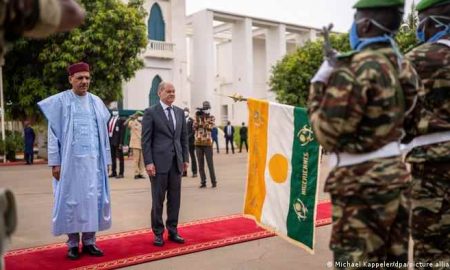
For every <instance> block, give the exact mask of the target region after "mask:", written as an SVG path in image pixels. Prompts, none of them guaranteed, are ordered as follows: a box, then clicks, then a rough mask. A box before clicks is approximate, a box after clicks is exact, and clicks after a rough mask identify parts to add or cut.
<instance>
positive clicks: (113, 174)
mask: <svg viewBox="0 0 450 270" xmlns="http://www.w3.org/2000/svg"><path fill="white" fill-rule="evenodd" d="M116 176H117V174H115V173H112V174H110V175H109V177H116Z"/></svg>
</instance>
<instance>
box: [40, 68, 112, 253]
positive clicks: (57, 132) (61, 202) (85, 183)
mask: <svg viewBox="0 0 450 270" xmlns="http://www.w3.org/2000/svg"><path fill="white" fill-rule="evenodd" d="M68 71H69V82H70V84H71V85H72V89H69V90H66V91H64V92H61V93H59V94H56V95H53V96H51V97H49V98H46V99H44V100H42V101H40V102H39V103H38V105H39V107H40V109H41V110H42V112H43V113H44V115H45V117H46V118H47V120H48V165H49V166H51V167H52V175H53V193H54V206H53V234H54V235H55V236H58V235H61V234H67V235H68V237H69V240H68V241H67V245H68V247H69V251H68V254H67V256H68V258H69V259H72V260H75V259H78V258H79V257H80V254H79V241H80V233H82V243H83V249H82V251H83V253H87V254H89V255H91V256H103V252H102V251H101V250H100V249H98V248H97V246H96V245H95V233H96V232H97V231H102V230H106V229H109V228H110V227H111V203H110V194H109V184H108V165H110V164H111V152H110V148H109V138H108V132H107V121H108V119H109V118H110V113H109V111H108V109H107V108H106V107H105V105H104V104H103V101H102V100H101V99H100V98H99V97H97V96H95V95H93V94H91V93H88V89H89V82H90V74H89V65H88V64H86V63H76V64H73V65H71V66H70V67H69V69H68Z"/></svg>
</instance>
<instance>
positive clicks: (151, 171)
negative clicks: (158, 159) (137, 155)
mask: <svg viewBox="0 0 450 270" xmlns="http://www.w3.org/2000/svg"><path fill="white" fill-rule="evenodd" d="M145 170H146V171H147V174H148V175H149V176H150V177H153V176H155V175H156V168H155V165H154V164H153V163H151V164H148V165H145Z"/></svg>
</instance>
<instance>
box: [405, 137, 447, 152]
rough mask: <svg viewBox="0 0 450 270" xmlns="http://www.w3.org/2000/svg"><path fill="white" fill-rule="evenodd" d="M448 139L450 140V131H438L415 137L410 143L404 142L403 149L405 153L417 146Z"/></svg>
mask: <svg viewBox="0 0 450 270" xmlns="http://www.w3.org/2000/svg"><path fill="white" fill-rule="evenodd" d="M447 141H450V131H443V132H436V133H431V134H426V135H422V136H418V137H416V138H414V139H413V140H412V141H411V142H410V143H408V144H402V145H401V149H402V153H403V154H407V153H408V152H409V151H411V150H412V149H414V148H416V147H420V146H425V145H430V144H435V143H441V142H447Z"/></svg>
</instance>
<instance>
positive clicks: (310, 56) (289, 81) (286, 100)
mask: <svg viewBox="0 0 450 270" xmlns="http://www.w3.org/2000/svg"><path fill="white" fill-rule="evenodd" d="M330 41H331V45H332V47H333V48H334V49H336V50H337V51H340V52H345V51H349V50H350V45H349V42H348V37H347V35H344V34H339V35H331V36H330ZM322 61H323V40H322V39H318V40H317V41H308V42H306V44H305V45H304V46H303V47H300V48H298V49H297V50H296V51H295V52H293V53H291V54H287V55H286V56H285V57H284V58H283V59H282V60H281V61H279V62H278V63H277V64H276V65H275V66H274V67H273V68H272V76H271V77H270V81H269V85H270V87H271V89H272V91H275V92H276V94H277V101H278V102H280V103H283V104H290V105H295V106H302V107H305V106H306V102H307V100H308V92H309V82H310V80H311V78H312V77H313V76H314V74H315V73H316V71H317V69H318V68H319V66H320V64H321V63H322Z"/></svg>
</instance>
